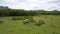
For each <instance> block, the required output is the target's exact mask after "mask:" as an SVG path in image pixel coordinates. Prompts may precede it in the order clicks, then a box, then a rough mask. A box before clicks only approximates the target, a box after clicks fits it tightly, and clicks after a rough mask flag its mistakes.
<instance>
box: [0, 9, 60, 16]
mask: <svg viewBox="0 0 60 34" xmlns="http://www.w3.org/2000/svg"><path fill="white" fill-rule="evenodd" d="M34 15H60V11H56V10H54V11H44V10H23V9H20V10H19V9H0V16H34Z"/></svg>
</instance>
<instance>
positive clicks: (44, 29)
mask: <svg viewBox="0 0 60 34" xmlns="http://www.w3.org/2000/svg"><path fill="white" fill-rule="evenodd" d="M14 17H25V16H14ZM12 18H13V17H1V19H2V20H4V22H3V23H2V24H0V34H60V15H40V16H33V17H32V18H33V19H34V20H35V21H36V22H38V20H40V19H42V18H43V19H44V21H45V24H43V25H41V26H36V25H34V23H30V24H23V20H15V21H13V20H11V19H12Z"/></svg>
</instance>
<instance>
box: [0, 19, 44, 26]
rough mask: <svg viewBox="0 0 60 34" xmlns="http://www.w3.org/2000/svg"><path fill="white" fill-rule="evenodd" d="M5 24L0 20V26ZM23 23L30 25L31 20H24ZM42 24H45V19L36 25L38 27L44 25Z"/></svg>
mask: <svg viewBox="0 0 60 34" xmlns="http://www.w3.org/2000/svg"><path fill="white" fill-rule="evenodd" d="M3 22H4V21H3V20H0V24H2V23H3ZM23 23H24V24H28V23H30V20H29V19H24V20H23ZM42 24H45V22H44V20H43V19H41V20H39V21H38V23H35V25H38V26H39V25H42Z"/></svg>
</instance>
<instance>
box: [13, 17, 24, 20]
mask: <svg viewBox="0 0 60 34" xmlns="http://www.w3.org/2000/svg"><path fill="white" fill-rule="evenodd" d="M12 20H24V18H23V17H13V18H12Z"/></svg>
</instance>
